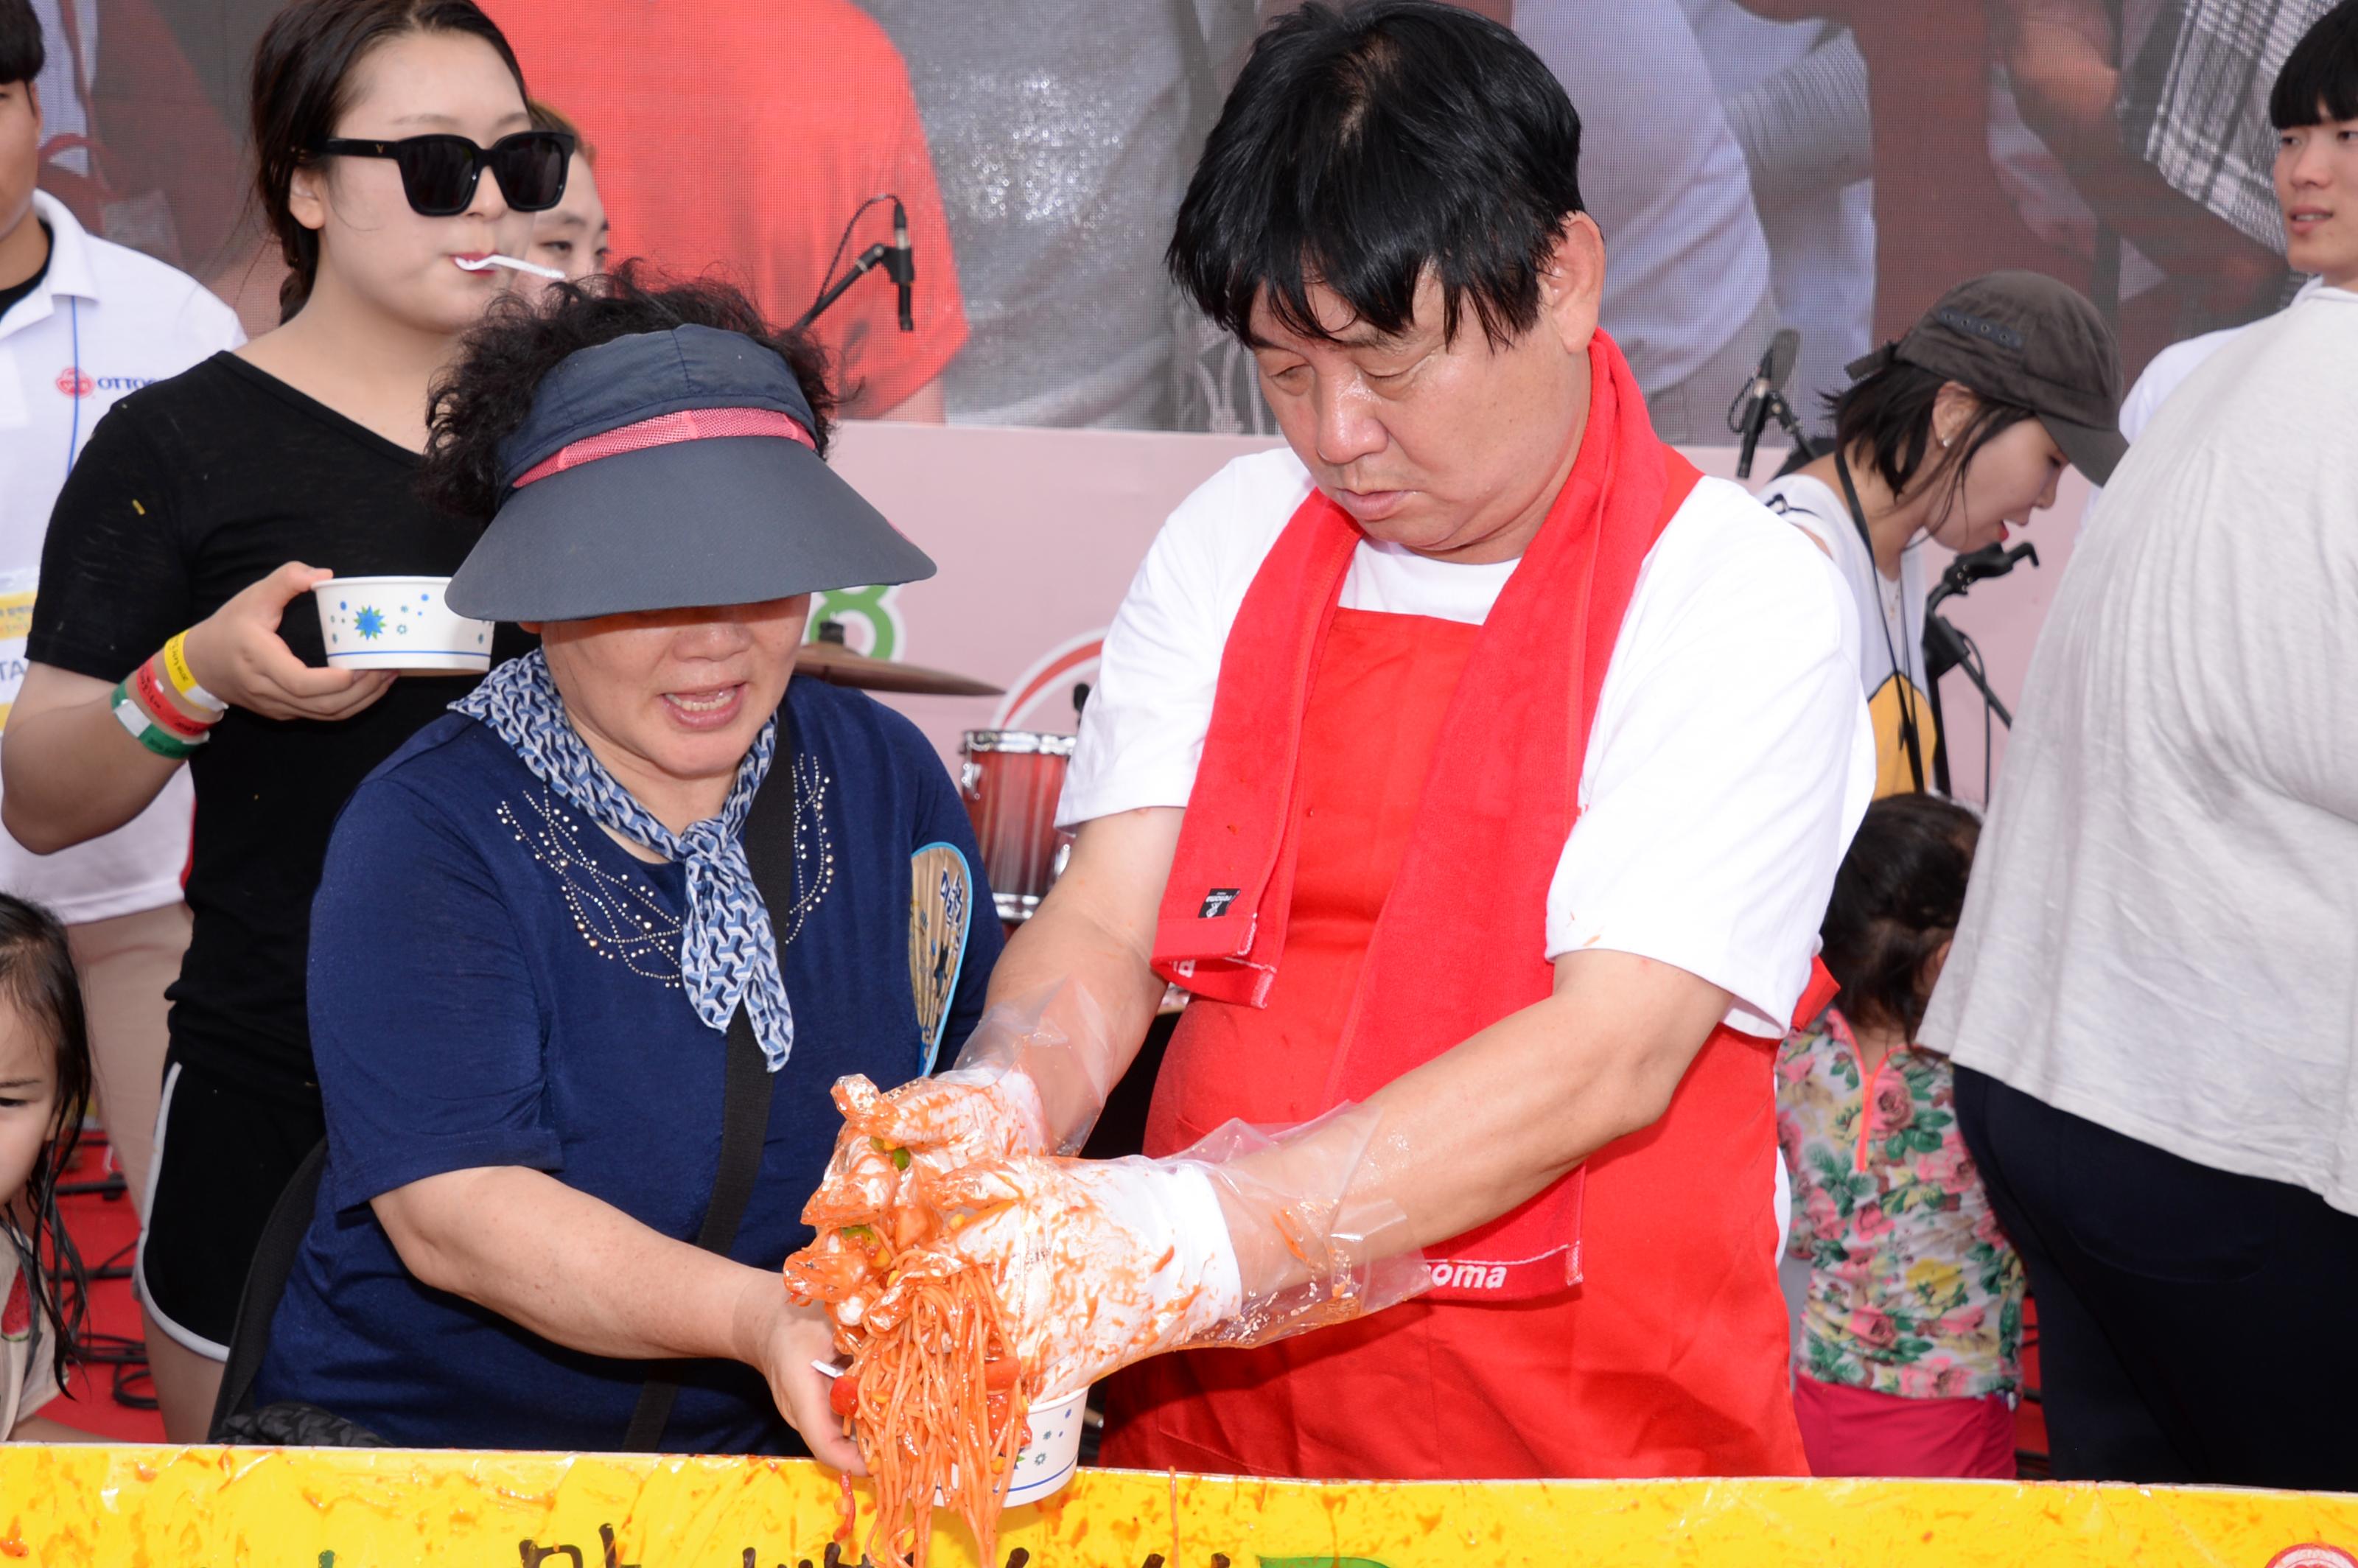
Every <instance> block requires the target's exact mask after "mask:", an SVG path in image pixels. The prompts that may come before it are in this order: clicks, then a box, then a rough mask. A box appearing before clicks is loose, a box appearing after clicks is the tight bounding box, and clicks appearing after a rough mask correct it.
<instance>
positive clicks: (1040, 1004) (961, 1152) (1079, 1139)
mask: <svg viewBox="0 0 2358 1568" xmlns="http://www.w3.org/2000/svg"><path fill="white" fill-rule="evenodd" d="M1111 1062H1112V1057H1111V1054H1110V1051H1109V1046H1108V1043H1107V1040H1106V1032H1105V1015H1104V1013H1103V1011H1102V1010H1100V1009H1099V1008H1098V1006H1097V1004H1096V1003H1095V1002H1094V1001H1093V1000H1090V999H1089V997H1088V996H1087V993H1086V992H1084V991H1082V990H1081V989H1079V988H1077V987H1076V986H1072V985H1063V986H1059V987H1057V988H1056V989H1055V990H1053V991H1051V992H1049V993H1048V994H1047V995H1045V996H1042V997H1033V998H1031V999H1027V1000H1021V1001H1016V1002H1006V1003H1001V1004H1000V1005H998V1006H995V1007H993V1008H991V1009H990V1011H988V1012H985V1013H984V1014H983V1016H982V1022H979V1023H978V1024H977V1025H976V1026H975V1029H974V1033H972V1034H971V1035H970V1036H968V1040H967V1043H966V1048H965V1049H964V1050H963V1051H961V1052H960V1053H959V1054H958V1060H957V1066H956V1067H954V1068H953V1069H951V1070H950V1071H949V1072H946V1073H938V1074H936V1075H935V1076H932V1077H927V1078H914V1079H912V1080H910V1081H909V1082H908V1083H905V1084H903V1085H902V1086H901V1087H898V1088H896V1089H893V1090H892V1092H890V1093H889V1094H887V1093H880V1092H879V1091H878V1089H877V1087H876V1086H875V1085H874V1084H872V1083H871V1082H870V1081H869V1080H868V1079H866V1078H864V1077H858V1076H853V1077H849V1078H845V1079H843V1080H841V1081H840V1082H838V1084H837V1085H836V1087H835V1103H836V1108H838V1110H840V1111H842V1113H843V1122H844V1125H843V1130H842V1132H840V1133H839V1134H838V1135H837V1138H836V1144H835V1153H834V1156H833V1157H832V1158H831V1159H830V1160H829V1161H828V1162H827V1174H826V1176H825V1177H824V1178H823V1179H822V1180H821V1182H820V1184H819V1189H818V1192H817V1195H815V1196H813V1198H812V1199H811V1202H810V1204H809V1206H807V1207H806V1208H805V1209H804V1211H803V1219H804V1221H805V1223H806V1224H809V1225H814V1226H817V1227H820V1228H821V1229H822V1230H825V1229H827V1228H829V1227H841V1226H849V1225H864V1224H867V1223H869V1222H870V1221H871V1219H872V1218H873V1217H876V1216H877V1215H880V1214H882V1213H884V1212H885V1211H886V1209H887V1208H888V1207H890V1206H892V1202H893V1201H894V1198H895V1196H896V1195H897V1194H898V1193H899V1191H900V1188H901V1184H902V1182H903V1180H904V1179H905V1176H906V1174H907V1173H908V1172H910V1171H911V1170H912V1169H915V1170H921V1171H928V1172H932V1173H936V1174H939V1173H946V1172H950V1171H958V1170H964V1169H966V1168H967V1167H968V1166H970V1165H976V1164H980V1163H983V1162H990V1161H995V1160H1004V1159H1007V1158H1010V1157H1011V1156H1013V1155H1017V1154H1044V1153H1048V1152H1052V1151H1053V1152H1062V1153H1067V1154H1069V1153H1076V1152H1078V1151H1079V1149H1080V1147H1081V1145H1082V1143H1083V1142H1084V1141H1087V1138H1088V1135H1089V1129H1090V1128H1091V1127H1093V1126H1095V1125H1096V1123H1097V1119H1098V1111H1099V1110H1101V1109H1103V1108H1104V1106H1105V1097H1106V1087H1107V1085H1106V1082H1105V1077H1106V1076H1107V1075H1108V1074H1109V1073H1110V1071H1111ZM1052 1105H1053V1106H1054V1110H1053V1112H1052V1110H1051V1106H1052Z"/></svg>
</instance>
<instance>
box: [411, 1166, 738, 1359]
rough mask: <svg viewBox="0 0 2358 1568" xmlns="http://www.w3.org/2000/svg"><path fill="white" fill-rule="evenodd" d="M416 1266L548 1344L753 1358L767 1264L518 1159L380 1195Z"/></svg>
mask: <svg viewBox="0 0 2358 1568" xmlns="http://www.w3.org/2000/svg"><path fill="white" fill-rule="evenodd" d="M375 1207H376V1211H377V1214H378V1216H379V1217H380V1218H381V1219H382V1220H383V1221H384V1227H385V1230H386V1232H387V1233H388V1234H389V1235H390V1236H391V1237H392V1238H393V1242H394V1247H395V1250H396V1251H397V1252H399V1254H400V1255H401V1260H402V1262H403V1263H404V1265H406V1267H407V1268H408V1269H409V1271H410V1272H411V1273H413V1274H415V1275H416V1276H417V1277H418V1279H419V1280H421V1281H424V1282H425V1283H427V1284H428V1285H431V1286H434V1287H435V1288H436V1289H438V1290H444V1291H448V1292H450V1293H451V1294H453V1295H457V1296H461V1297H463V1298H465V1299H466V1300H468V1301H471V1302H473V1303H476V1304H477V1305H478V1306H481V1307H486V1308H488V1309H490V1310H491V1311H492V1312H495V1313H497V1314H500V1315H501V1316H502V1317H504V1318H506V1319H508V1320H509V1321H511V1322H513V1323H516V1324H519V1325H522V1326H524V1327H525V1328H528V1329H530V1330H531V1331H532V1332H533V1333H535V1334H537V1335H539V1336H541V1337H542V1338H544V1339H546V1340H549V1341H551V1342H553V1343H555V1344H558V1345H562V1346H567V1347H568V1348H570V1349H574V1350H579V1351H583V1352H585V1353H587V1354H590V1355H592V1356H611V1357H618V1358H622V1359H627V1360H659V1359H666V1358H672V1357H723V1358H727V1359H730V1360H741V1361H750V1360H752V1358H753V1357H754V1356H755V1355H756V1354H757V1353H758V1345H757V1336H758V1335H759V1333H760V1332H761V1331H762V1329H763V1326H764V1325H763V1323H761V1322H759V1321H756V1320H757V1319H758V1318H759V1317H760V1313H759V1308H760V1307H761V1306H762V1305H763V1301H762V1299H761V1293H762V1292H763V1291H766V1292H773V1293H775V1294H777V1296H778V1297H779V1300H781V1301H783V1299H784V1287H783V1286H782V1285H781V1284H780V1283H779V1281H777V1280H776V1279H775V1278H773V1276H771V1275H770V1274H768V1273H767V1272H765V1271H763V1270H759V1269H752V1268H748V1267H746V1266H745V1265H744V1264H742V1263H737V1262H732V1261H731V1260H729V1259H727V1258H723V1257H720V1256H719V1255H717V1254H714V1253H710V1252H707V1251H705V1250H704V1249H701V1248H698V1247H692V1246H690V1245H688V1244H687V1243H686V1242H684V1241H676V1240H674V1239H672V1238H670V1237H668V1236H665V1235H663V1234H662V1233H661V1232H659V1231H655V1230H653V1229H650V1228H649V1227H646V1226H644V1225H642V1224H641V1223H640V1222H639V1221H637V1220H635V1219H633V1218H632V1217H630V1216H629V1215H627V1214H624V1213H623V1212H622V1210H620V1209H618V1208H616V1207H614V1206H612V1205H611V1204H608V1203H605V1202H603V1201H601V1200H600V1199H598V1198H594V1197H591V1196H590V1195H589V1194H587V1193H582V1192H577V1191H576V1190H574V1189H573V1188H571V1187H568V1186H567V1185H565V1184H563V1183H561V1182H559V1181H557V1180H556V1179H555V1178H554V1177H552V1176H548V1175H546V1174H544V1173H541V1172H538V1171H530V1170H525V1169H523V1168H521V1167H516V1166H497V1167H491V1168H486V1169H482V1170H473V1171H454V1172H451V1173H448V1174H446V1175H440V1176H429V1177H427V1179H426V1180H424V1181H421V1182H415V1183H412V1184H410V1185H408V1186H406V1187H402V1188H398V1189H396V1190H395V1191H394V1192H391V1193H387V1194H385V1195H384V1196H382V1197H379V1198H378V1199H377V1200H376V1204H375Z"/></svg>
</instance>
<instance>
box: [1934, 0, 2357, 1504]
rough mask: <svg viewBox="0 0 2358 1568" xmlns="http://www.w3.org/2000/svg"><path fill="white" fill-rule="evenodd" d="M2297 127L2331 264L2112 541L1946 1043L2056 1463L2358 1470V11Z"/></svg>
mask: <svg viewBox="0 0 2358 1568" xmlns="http://www.w3.org/2000/svg"><path fill="white" fill-rule="evenodd" d="M2270 111H2271V117H2272V118H2273V119H2274V121H2275V122H2276V124H2277V128H2278V131H2279V132H2280V141H2279V148H2278V152H2277V159H2276V171H2275V172H2276V182H2277V197H2278V200H2279V201H2280V203H2281V204H2282V207H2283V209H2284V212H2285V218H2286V225H2285V226H2286V232H2287V236H2288V259H2289V260H2290V262H2291V264H2292V265H2293V266H2294V267H2295V268H2296V269H2298V270H2299V271H2303V272H2310V273H2315V274H2317V275H2319V276H2321V277H2322V278H2323V279H2324V282H2323V284H2322V285H2321V286H2320V287H2319V288H2318V289H2317V290H2316V292H2314V293H2313V294H2311V295H2309V297H2307V298H2305V299H2302V300H2301V301H2300V302H2299V303H2298V304H2296V305H2294V306H2293V307H2292V308H2289V309H2288V310H2284V311H2281V312H2279V313H2278V314H2277V315H2276V316H2273V317H2271V318H2269V319H2266V320H2264V321H2261V322H2259V323H2257V324H2255V325H2254V326H2252V327H2249V328H2247V329H2245V330H2244V331H2243V332H2242V333H2240V334H2238V335H2237V336H2236V337H2235V338H2234V339H2233V340H2232V341H2229V342H2227V343H2226V344H2224V345H2223V346H2222V347H2220V348H2219V349H2217V350H2216V351H2214V352H2213V353H2212V355H2211V356H2210V358H2209V360H2208V361H2207V362H2205V363H2204V364H2202V366H2201V368H2200V369H2199V370H2197V371H2195V372H2194V373H2193V374H2192V375H2191V376H2190V378H2189V379H2188V380H2187V382H2186V384H2184V385H2183V386H2181V387H2180V389H2179V390H2178V391H2177V392H2176V393H2175V394H2174V395H2172V396H2171V397H2170V398H2169V401H2168V402H2166V403H2165V404H2163V405H2162V406H2161V409H2160V411H2159V413H2158V414H2157V415H2156V416H2154V419H2153V422H2152V424H2151V425H2150V426H2148V427H2147V428H2146V430H2145V432H2144V434H2143V436H2142V437H2141V438H2139V440H2138V441H2137V442H2136V445H2135V446H2134V447H2132V448H2131V449H2130V450H2129V454H2128V457H2127V458H2126V460H2125V461H2123V463H2122V464H2121V467H2120V470H2119V471H2118V472H2117V473H2116V474H2115V476H2114V478H2113V482H2112V484H2111V485H2110V487H2109V488H2108V489H2107V490H2106V492H2105V494H2104V503H2103V504H2102V505H2101V506H2100V507H2098V508H2097V510H2096V513H2095V514H2094V516H2093V517H2092V518H2091V519H2090V520H2089V523H2088V525H2087V526H2086V528H2085V529H2084V530H2083V531H2082V534H2081V535H2080V539H2079V542H2078V544H2077V546H2075V547H2074V549H2073V551H2072V554H2071V566H2070V568H2068V569H2067V570H2066V572H2065V574H2064V577H2063V582H2062V585H2061V589H2060V591H2059V592H2058V593H2057V595H2056V600H2055V604H2054V608H2053V609H2052V610H2051V611H2049V613H2048V617H2047V624H2046V626H2045V628H2044V629H2043V630H2042V632H2041V633H2040V634H2039V646H2038V650H2037V652H2036V653H2035V654H2033V656H2032V659H2031V665H2030V675H2029V678H2028V682H2027V684H2026V686H2025V688H2024V691H2023V695H2022V717H2021V719H2020V721H2019V722H2018V723H2017V726H2016V728H2015V731H2014V737H2013V740H2012V742H2011V744H2010V745H2009V747H2008V750H2007V752H2006V772H2005V773H2004V774H2003V776H2002V777H2001V778H2000V780H1999V784H1998V790H1997V798H1996V800H1995V801H1994V802H1993V803H1992V806H1991V812H1990V819H1989V826H1988V827H1987V829H1986V830H1985V832H1984V833H1983V835H1982V845H1981V851H1980V856H1979V860H1978V863H1977V864H1976V865H1975V867H1974V881H1973V889H1972V892H1970V893H1969V895H1968V896H1967V898H1966V901H1965V909H1964V915H1963V921H1962V923H1961V924H1960V925H1959V926H1958V929H1957V935H1956V939H1955V945H1954V947H1953V949H1952V953H1951V955H1950V958H1949V962H1948V965H1947V968H1945V969H1944V971H1943V972H1942V979H1941V983H1940V986H1939V989H1937V990H1936V991H1935V992H1934V993H1933V997H1932V1002H1931V1009H1930V1011H1928V1013H1927V1014H1926V1016H1925V1019H1924V1023H1923V1027H1922V1030H1921V1032H1920V1033H1921V1036H1922V1038H1923V1039H1924V1040H1925V1042H1926V1043H1928V1044H1932V1045H1935V1046H1937V1047H1938V1048H1940V1049H1942V1050H1945V1051H1947V1052H1948V1053H1949V1054H1951V1055H1952V1057H1953V1058H1954V1059H1955V1061H1956V1063H1957V1069H1958V1070H1957V1096H1956V1108H1957V1117H1958V1126H1959V1128H1960V1130H1962V1131H1963V1134H1964V1137H1965V1140H1966V1142H1967V1144H1968V1145H1969V1146H1970V1147H1971V1148H1972V1150H1973V1153H1974V1161H1975V1162H1976V1163H1977V1164H1978V1165H1979V1166H1980V1168H1981V1171H1982V1173H1983V1175H1984V1177H1985V1180H1986V1182H1987V1184H1988V1187H1989V1192H1990V1197H1991V1202H1992V1205H1993V1206H1994V1207H1995V1208H1996V1211H1997V1214H1998V1217H1999V1218H2000V1220H2001V1221H2002V1222H2003V1223H2004V1225H2005V1227H2006V1233H2007V1235H2008V1236H2010V1237H2011V1238H2013V1240H2014V1242H2015V1245H2016V1247H2017V1249H2019V1250H2020V1252H2021V1253H2022V1257H2023V1261H2024V1263H2025V1264H2026V1266H2027V1267H2028V1271H2029V1275H2030V1286H2031V1293H2032V1295H2033V1296H2034V1297H2035V1298H2036V1299H2037V1301H2038V1303H2039V1335H2040V1340H2041V1345H2040V1351H2041V1356H2040V1359H2041V1362H2042V1364H2043V1371H2044V1375H2045V1396H2046V1411H2047V1422H2048V1431H2049V1433H2050V1436H2051V1438H2052V1441H2053V1452H2054V1465H2055V1472H2056V1474H2057V1476H2059V1477H2071V1478H2074V1479H2088V1480H2115V1481H2136V1482H2153V1483H2180V1482H2216V1483H2225V1484H2231V1485H2237V1486H2262V1487H2300V1488H2317V1489H2334V1488H2344V1487H2348V1486H2350V1484H2351V1481H2352V1477H2353V1476H2358V1426H2353V1423H2352V1422H2351V1420H2350V1411H2351V1410H2352V1409H2353V1406H2358V1362H2353V1360H2352V1358H2351V1357H2349V1356H2347V1355H2345V1354H2343V1353H2342V1347H2343V1345H2344V1343H2345V1341H2346V1340H2347V1337H2348V1334H2349V1325H2350V1312H2349V1303H2350V1301H2351V1299H2352V1297H2353V1293H2358V963H2353V957H2352V956H2353V941H2358V688H2353V686H2352V684H2351V680H2350V672H2351V671H2352V669H2353V668H2358V591H2353V589H2354V588H2358V528H2353V525H2352V520H2353V518H2358V423H2353V419H2352V416H2351V411H2352V409H2353V408H2358V0H2344V3H2343V4H2342V5H2340V6H2338V7H2337V8H2336V9H2335V10H2334V11H2333V12H2332V13H2331V14H2330V15H2329V16H2327V17H2326V18H2325V19H2324V20H2323V21H2322V22H2320V23H2319V24H2318V25H2317V27H2314V28H2313V29H2312V30H2311V31H2310V32H2309V35H2308V36H2307V37H2306V38H2304V39H2303V40H2302V41H2301V43H2300V44H2299V46H2298V47H2297V48H2296V49H2294V51H2293V53H2292V56H2291V58H2290V59H2288V62H2287V64H2286V66H2285V69H2284V71H2283V73H2282V75H2281V76H2280V77H2279V79H2278V81H2277V89H2276V92H2275V94H2274V97H2273V100H2272V102H2271V105H2270Z"/></svg>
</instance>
